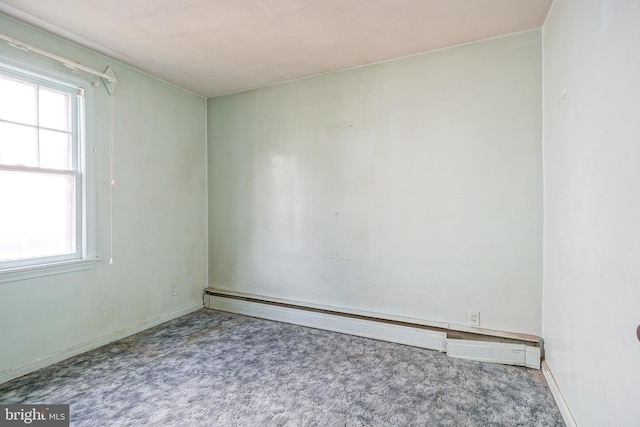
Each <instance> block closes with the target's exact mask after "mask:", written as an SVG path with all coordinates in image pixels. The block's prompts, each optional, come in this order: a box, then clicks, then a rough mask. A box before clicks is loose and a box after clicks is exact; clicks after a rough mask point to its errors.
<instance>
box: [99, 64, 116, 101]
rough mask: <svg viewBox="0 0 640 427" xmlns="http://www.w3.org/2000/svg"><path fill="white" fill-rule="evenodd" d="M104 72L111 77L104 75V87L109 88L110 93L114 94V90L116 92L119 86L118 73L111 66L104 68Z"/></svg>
mask: <svg viewBox="0 0 640 427" xmlns="http://www.w3.org/2000/svg"><path fill="white" fill-rule="evenodd" d="M104 74H106V75H107V76H109V77H111V78H107V77H102V82H103V83H104V87H105V88H106V89H107V92H109V95H113V92H115V90H116V87H117V86H118V79H116V74H115V73H114V72H113V70H112V69H111V67H107V69H106V70H104Z"/></svg>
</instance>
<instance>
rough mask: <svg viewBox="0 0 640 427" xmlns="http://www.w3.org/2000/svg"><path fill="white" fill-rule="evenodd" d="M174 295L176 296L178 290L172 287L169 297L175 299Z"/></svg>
mask: <svg viewBox="0 0 640 427" xmlns="http://www.w3.org/2000/svg"><path fill="white" fill-rule="evenodd" d="M176 295H178V289H177V288H176V287H175V286H174V287H173V288H171V296H172V297H175V296H176Z"/></svg>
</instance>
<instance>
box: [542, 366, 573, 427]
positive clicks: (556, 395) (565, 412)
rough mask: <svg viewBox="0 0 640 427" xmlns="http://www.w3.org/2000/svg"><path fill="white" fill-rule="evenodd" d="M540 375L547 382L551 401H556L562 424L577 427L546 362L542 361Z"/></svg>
mask: <svg viewBox="0 0 640 427" xmlns="http://www.w3.org/2000/svg"><path fill="white" fill-rule="evenodd" d="M542 374H543V375H544V379H545V380H547V385H548V386H549V390H551V394H552V395H553V399H554V400H555V401H556V405H558V409H559V410H560V414H562V419H563V420H564V423H565V424H566V425H567V427H578V423H577V422H576V420H575V418H573V414H572V413H571V410H570V409H569V405H567V401H566V400H565V399H564V396H563V394H562V392H561V391H560V387H558V383H557V382H556V379H555V377H554V376H553V373H552V372H551V369H549V365H547V362H545V361H544V360H543V361H542Z"/></svg>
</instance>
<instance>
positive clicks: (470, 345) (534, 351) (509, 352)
mask: <svg viewBox="0 0 640 427" xmlns="http://www.w3.org/2000/svg"><path fill="white" fill-rule="evenodd" d="M447 355H448V356H449V357H456V358H458V359H467V360H478V361H481V362H491V363H501V364H503V365H515V366H526V367H528V368H533V369H540V348H539V347H532V346H528V345H524V344H509V343H500V342H487V341H470V340H460V339H448V340H447Z"/></svg>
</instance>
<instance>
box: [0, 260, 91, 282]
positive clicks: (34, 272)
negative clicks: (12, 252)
mask: <svg viewBox="0 0 640 427" xmlns="http://www.w3.org/2000/svg"><path fill="white" fill-rule="evenodd" d="M98 261H100V258H86V259H74V260H71V261H63V262H53V263H50V264H39V265H29V266H25V267H16V268H8V269H6V270H0V283H6V282H16V281H18V280H26V279H34V278H36V277H45V276H53V275H54V274H62V273H69V272H72V271H80V270H89V269H92V268H93V267H95V265H96V263H97V262H98Z"/></svg>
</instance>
